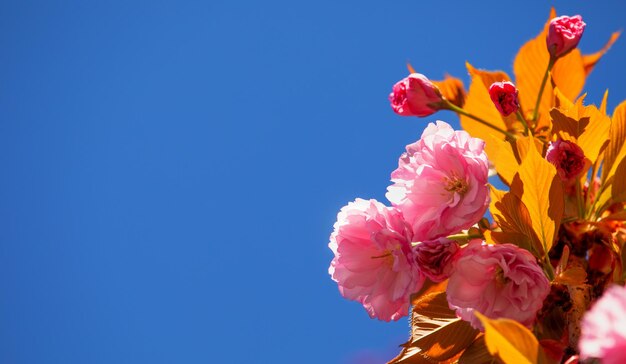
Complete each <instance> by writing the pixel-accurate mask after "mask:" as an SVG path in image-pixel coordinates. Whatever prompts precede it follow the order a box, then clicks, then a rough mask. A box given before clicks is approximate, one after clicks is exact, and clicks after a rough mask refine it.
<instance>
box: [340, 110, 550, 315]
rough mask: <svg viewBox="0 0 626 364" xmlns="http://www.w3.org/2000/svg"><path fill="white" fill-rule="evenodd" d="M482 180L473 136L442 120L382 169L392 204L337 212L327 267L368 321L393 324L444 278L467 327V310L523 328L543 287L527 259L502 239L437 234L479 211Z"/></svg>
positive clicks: (464, 225) (485, 196) (484, 194)
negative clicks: (491, 241) (488, 241)
mask: <svg viewBox="0 0 626 364" xmlns="http://www.w3.org/2000/svg"><path fill="white" fill-rule="evenodd" d="M487 176H488V160H487V156H486V154H485V152H484V142H483V141H482V140H480V139H477V138H472V137H471V136H469V134H467V133H466V132H465V131H458V130H457V131H455V130H453V129H452V127H451V126H450V125H448V124H447V123H445V122H442V121H437V123H436V124H429V125H428V126H427V127H426V129H425V130H424V133H423V134H422V137H421V139H420V140H418V141H417V142H415V143H413V144H410V145H408V146H407V147H406V152H405V153H404V154H402V156H401V157H400V159H399V163H398V169H396V170H395V171H394V172H393V173H392V174H391V178H392V182H393V184H392V185H391V186H389V188H388V193H387V198H388V199H389V200H390V201H391V203H392V207H387V206H385V205H383V204H382V203H380V202H378V201H375V200H369V201H366V200H362V199H357V200H356V201H354V202H351V203H349V204H348V205H347V206H345V207H343V208H342V209H341V211H340V212H339V214H338V217H337V222H336V224H335V226H334V231H333V233H332V235H331V237H330V244H329V246H330V248H331V250H332V251H333V253H334V254H335V258H334V259H333V261H332V263H331V266H330V268H329V273H330V274H331V276H332V278H333V280H335V281H336V282H337V283H338V285H339V291H340V292H341V294H342V295H343V296H344V297H345V298H348V299H351V300H354V301H357V302H360V303H361V304H362V305H363V306H364V307H365V309H366V310H367V312H368V313H369V315H370V316H371V317H372V318H378V319H380V320H385V321H389V320H398V319H399V318H401V317H403V316H406V315H407V314H408V307H409V303H410V302H409V298H410V295H411V294H412V293H415V292H417V291H419V289H420V288H421V287H422V285H423V283H424V281H425V279H427V278H428V279H430V280H432V281H433V282H440V281H443V280H445V279H447V278H450V283H449V288H448V300H449V303H450V307H451V308H453V309H455V310H456V311H457V313H458V315H459V316H460V317H461V318H463V319H465V320H468V321H470V322H471V323H472V325H474V326H475V327H480V325H479V324H478V323H477V321H476V319H475V318H474V317H473V314H472V312H473V310H479V311H480V312H481V313H483V314H485V315H487V316H489V317H509V318H515V319H517V320H518V321H520V322H522V323H524V324H527V325H529V324H531V323H532V322H533V320H534V318H535V315H536V312H537V310H539V308H541V302H542V301H543V298H545V296H546V295H547V294H548V291H549V284H548V281H547V279H546V277H545V276H544V275H543V272H542V271H541V268H539V266H538V265H537V263H536V261H535V260H534V258H533V257H532V255H530V253H528V252H527V251H525V250H523V249H520V248H518V247H516V246H513V245H508V244H503V245H497V246H490V245H485V244H483V243H482V242H472V243H470V244H469V245H468V246H467V247H464V248H461V247H459V245H458V244H457V243H456V242H455V241H454V240H449V239H447V238H446V236H448V235H450V234H455V233H458V232H460V231H462V230H463V229H468V228H470V227H471V226H472V225H474V224H475V223H477V222H478V220H480V219H481V218H482V216H483V215H484V213H485V211H486V209H487V206H488V204H489V187H488V184H487ZM529 297H531V298H537V300H534V299H532V300H527V298H529Z"/></svg>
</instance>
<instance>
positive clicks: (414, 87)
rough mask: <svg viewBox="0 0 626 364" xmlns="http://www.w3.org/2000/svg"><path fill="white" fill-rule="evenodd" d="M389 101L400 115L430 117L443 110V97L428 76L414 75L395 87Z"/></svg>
mask: <svg viewBox="0 0 626 364" xmlns="http://www.w3.org/2000/svg"><path fill="white" fill-rule="evenodd" d="M389 101H390V102H391V108H392V109H393V111H395V112H396V113H397V114H399V115H402V116H428V115H431V114H433V113H434V112H436V111H437V110H439V109H441V105H442V102H443V97H442V96H441V92H440V91H439V88H437V86H436V85H435V84H434V83H432V82H431V81H430V80H429V79H428V78H426V76H424V75H422V74H420V73H412V74H410V75H409V76H408V77H406V78H404V79H402V80H400V81H399V82H397V83H396V84H395V85H394V86H393V91H392V92H391V93H390V94H389Z"/></svg>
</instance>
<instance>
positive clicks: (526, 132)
mask: <svg viewBox="0 0 626 364" xmlns="http://www.w3.org/2000/svg"><path fill="white" fill-rule="evenodd" d="M515 115H516V116H517V120H519V121H520V123H522V125H524V135H528V123H526V119H524V115H522V112H521V111H519V109H518V110H517V112H516V113H515ZM530 133H531V134H532V130H531V131H530Z"/></svg>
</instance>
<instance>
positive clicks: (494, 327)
mask: <svg viewBox="0 0 626 364" xmlns="http://www.w3.org/2000/svg"><path fill="white" fill-rule="evenodd" d="M475 314H476V317H478V318H479V319H480V322H482V324H483V326H484V327H485V344H486V346H487V350H489V352H490V353H491V355H498V356H499V357H500V359H501V360H502V361H503V362H504V363H510V364H544V363H549V361H548V358H547V357H546V355H545V353H544V351H543V349H542V348H541V346H540V345H539V342H538V341H537V338H536V337H535V336H534V335H533V333H532V332H530V330H528V329H527V328H525V327H524V326H522V325H521V324H520V323H518V322H517V321H514V320H509V319H496V320H492V319H490V318H488V317H486V316H483V315H482V314H481V313H479V312H476V311H475Z"/></svg>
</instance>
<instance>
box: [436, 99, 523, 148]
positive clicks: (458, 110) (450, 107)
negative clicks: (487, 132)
mask: <svg viewBox="0 0 626 364" xmlns="http://www.w3.org/2000/svg"><path fill="white" fill-rule="evenodd" d="M445 107H446V108H447V109H448V110H452V111H454V112H456V113H459V114H461V115H465V116H467V117H468V118H472V119H474V120H476V121H478V122H479V123H481V124H483V125H485V126H487V127H490V128H491V129H493V130H496V131H498V132H500V133H502V134H504V135H506V136H507V137H508V138H510V139H511V140H515V139H516V137H515V135H514V134H511V133H509V132H508V131H506V130H503V129H500V128H498V127H497V126H495V125H493V124H491V123H490V122H488V121H486V120H484V119H481V118H479V117H478V116H476V115H474V114H471V113H469V112H467V111H465V110H463V109H462V108H460V107H458V106H456V105H454V104H453V103H451V102H449V101H448V100H446V104H445Z"/></svg>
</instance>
